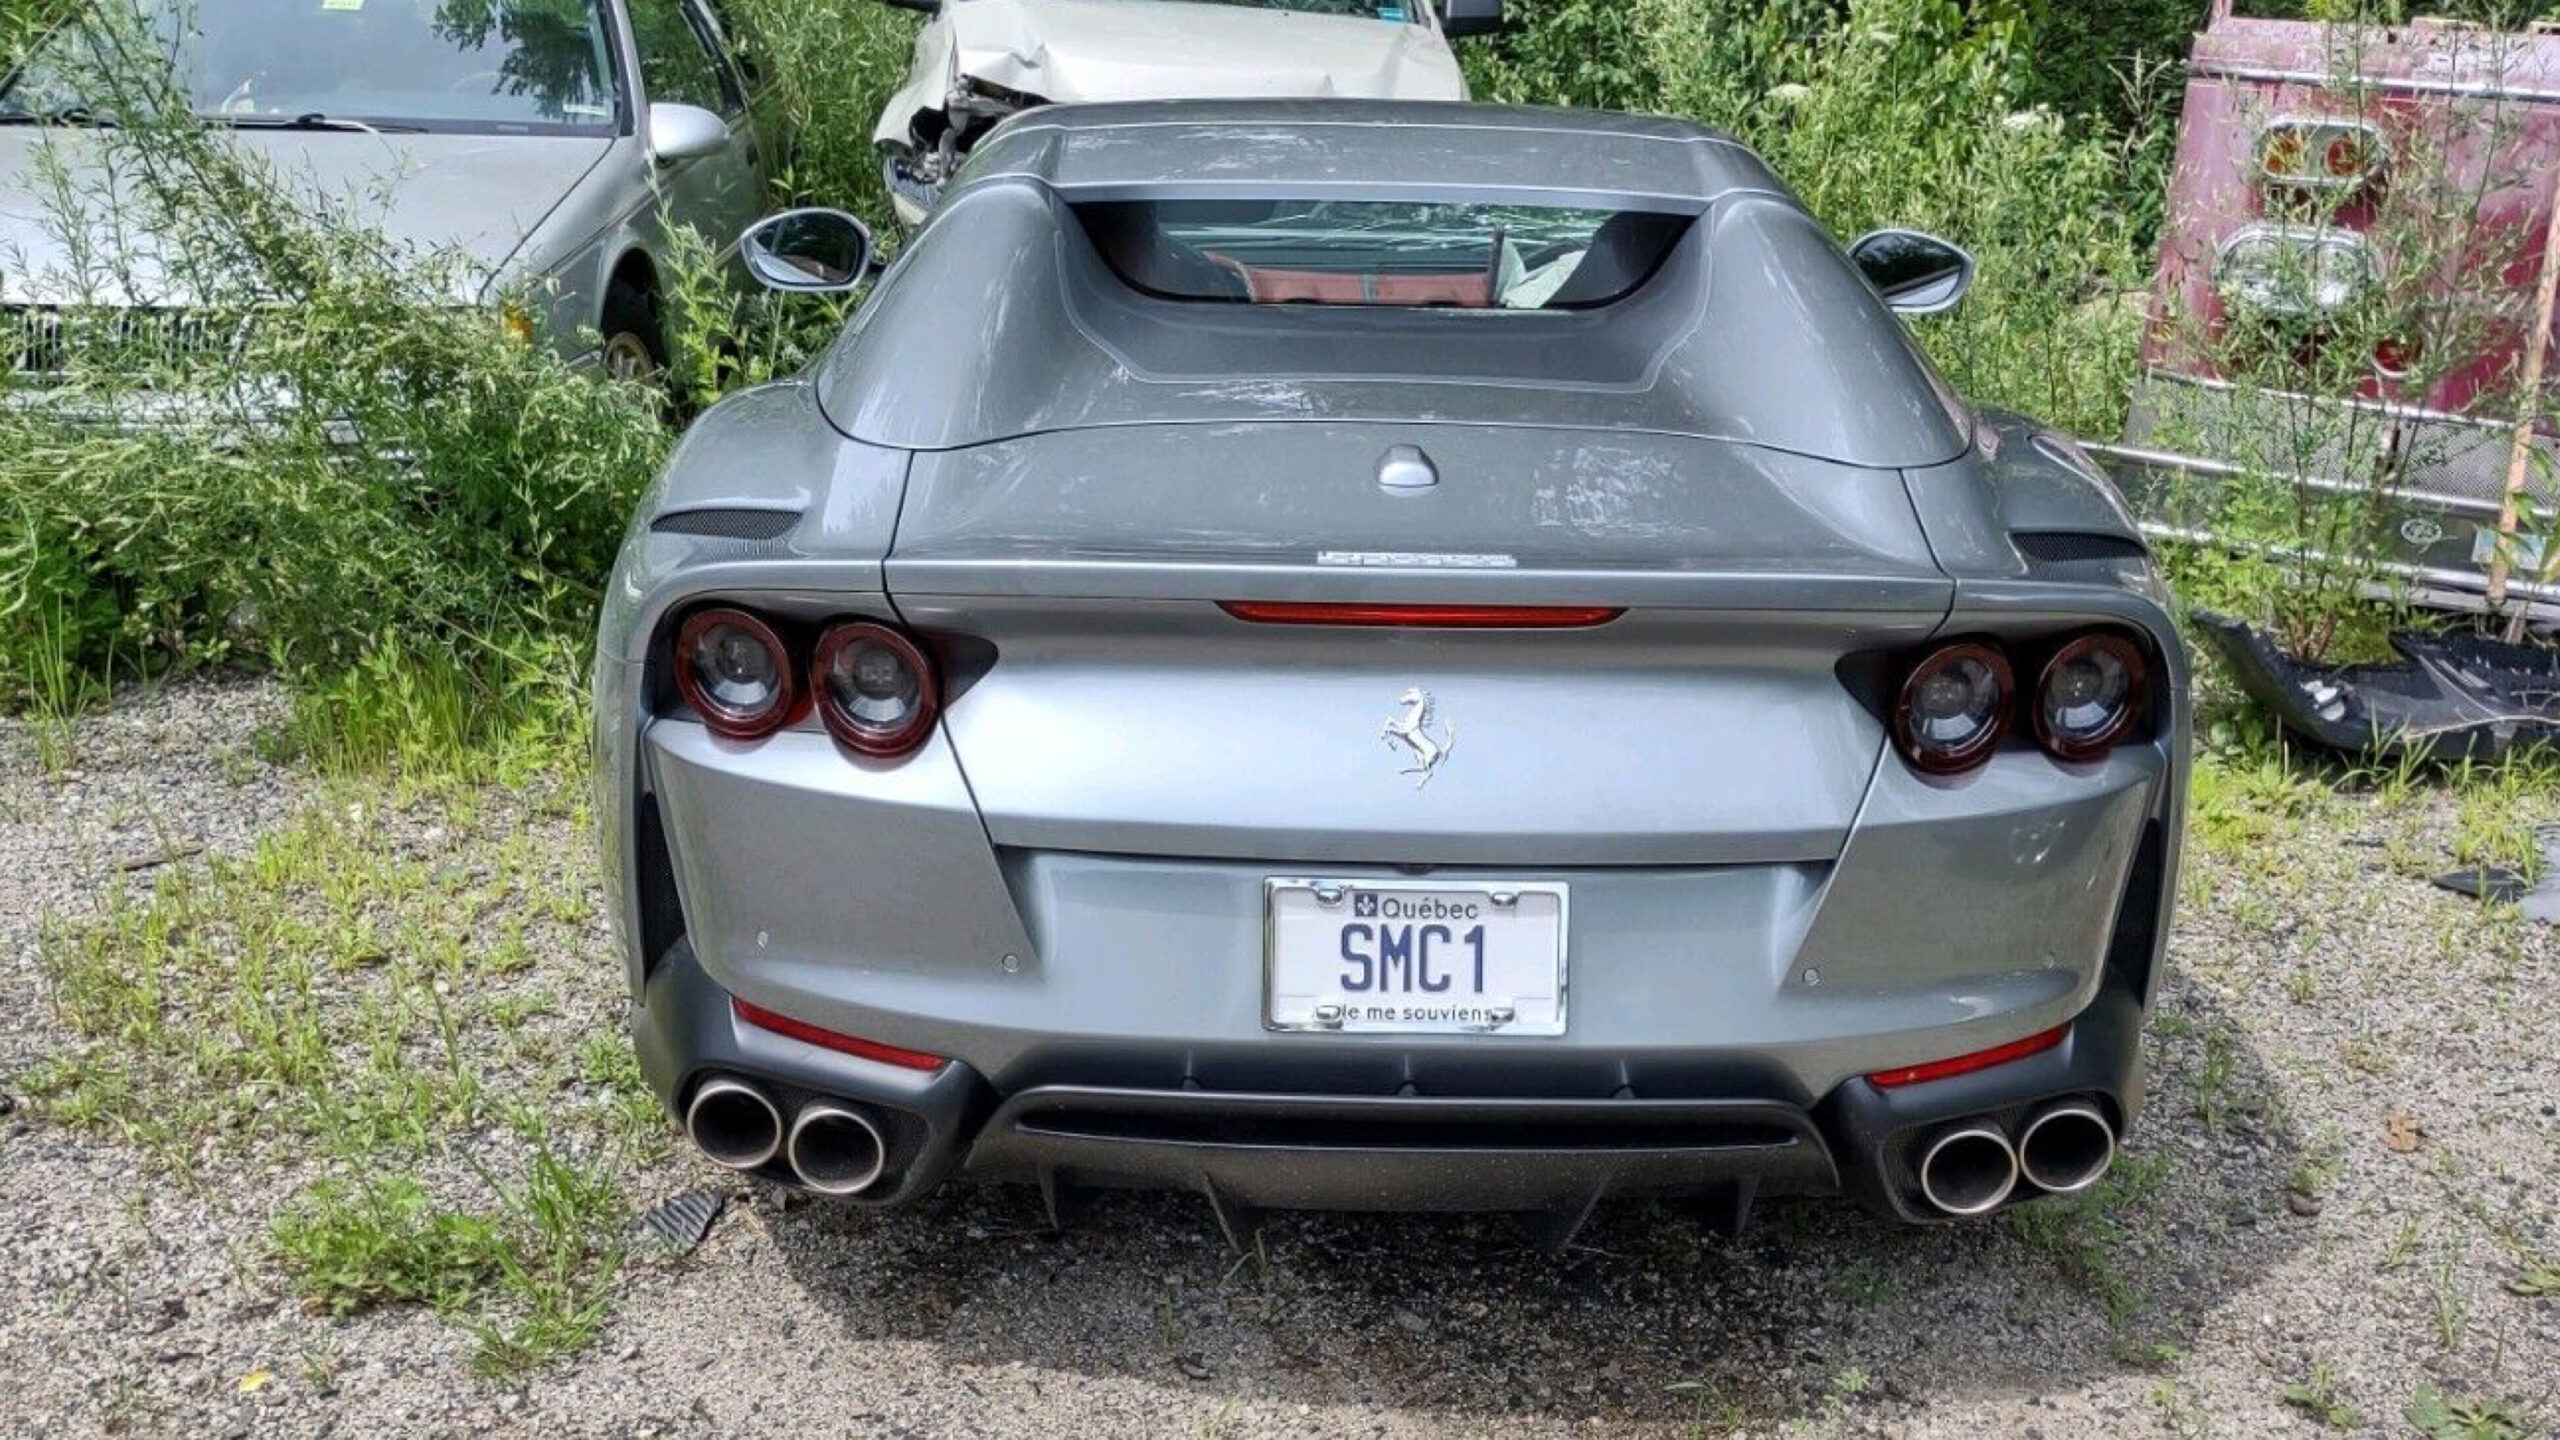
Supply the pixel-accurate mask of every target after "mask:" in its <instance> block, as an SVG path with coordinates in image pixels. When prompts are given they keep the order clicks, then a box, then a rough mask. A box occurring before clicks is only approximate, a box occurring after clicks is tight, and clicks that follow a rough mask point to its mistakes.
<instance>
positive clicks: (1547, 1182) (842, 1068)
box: [633, 944, 2143, 1238]
mask: <svg viewBox="0 0 2560 1440" xmlns="http://www.w3.org/2000/svg"><path fill="white" fill-rule="evenodd" d="M2141 1025H2142V1006H2141V1003H2140V1001H2139V1000H2138V999H2136V998H2135V996H2134V995H2133V994H2132V992H2131V991H2130V990H2129V989H2127V988H2126V987H2125V986H2124V985H2123V984H2121V983H2119V982H2118V980H2117V978H2116V977H2115V976H2113V975H2112V974H2110V980H2109V983H2108V984H2107V985H2106V986H2105V987H2103V988H2102V989H2101V991H2100V993H2099V997H2098V999H2097V1001H2096V1002H2095V1003H2093V1004H2092V1005H2091V1006H2090V1007H2089V1008H2088V1009H2087V1010H2086V1011H2084V1012H2083V1013H2082V1014H2081V1015H2080V1017H2079V1018H2078V1019H2077V1020H2076V1021H2075V1022H2073V1025H2072V1027H2071V1031H2070V1033H2069V1034H2068V1035H2067V1036H2066V1037H2065V1039H2064V1040H2063V1042H2062V1043H2061V1044H2060V1045H2058V1046H2056V1047H2055V1048H2053V1049H2051V1050H2047V1051H2044V1052H2042V1053H2039V1054H2036V1055H2032V1056H2029V1057H2027V1058H2025V1059H2022V1060H2016V1061H2011V1062H2009V1063H2007V1064H2003V1065H1999V1066H1996V1067H1994V1068H1991V1069H1987V1070H1982V1071H1978V1072H1975V1073H1973V1074H1969V1075H1960V1076H1954V1077H1951V1078H1948V1079H1943V1080H1933V1081H1929V1082H1927V1083H1925V1084H1919V1085H1913V1086H1909V1087H1905V1088H1899V1089H1891V1090H1888V1089H1881V1088H1878V1087H1877V1086H1875V1085H1873V1084H1870V1083H1869V1082H1867V1081H1866V1080H1864V1079H1853V1080H1850V1081H1847V1082H1845V1083H1843V1084H1842V1085H1840V1086H1839V1087H1838V1088H1837V1089H1835V1090H1834V1091H1832V1093H1831V1094H1830V1095H1829V1096H1827V1097H1825V1099H1824V1100H1823V1101H1822V1102H1821V1103H1820V1104H1818V1105H1816V1106H1815V1107H1813V1108H1812V1109H1811V1110H1807V1109H1806V1108H1804V1107H1802V1106H1799V1105H1795V1104H1791V1103H1788V1102H1786V1101H1783V1100H1775V1099H1768V1098H1761V1097H1714V1098H1658V1097H1627V1096H1622V1097H1617V1098H1610V1099H1522V1098H1511V1097H1505V1098H1477V1097H1459V1096H1439V1095H1410V1094H1407V1095H1328V1094H1304V1093H1288V1094H1276V1093H1257V1092H1246V1091H1231V1090H1206V1089H1193V1088H1186V1089H1178V1090H1176V1089H1131V1088H1120V1087H1112V1086H1090V1085H1044V1086H1038V1087H1035V1088H1031V1089H1026V1090H1023V1091H1020V1092H1017V1093H1015V1094H1013V1095H1011V1096H1003V1097H999V1096H998V1095H997V1094H996V1093H995V1091H994V1090H993V1088H992V1087H991V1086H989V1085H988V1084H987V1083H986V1082H985V1081H984V1080H982V1079H981V1078H980V1077H979V1076H978V1075H977V1073H976V1072H975V1071H973V1070H971V1069H970V1068H969V1067H968V1066H967V1065H965V1064H962V1063H960V1062H958V1061H953V1062H951V1063H949V1064H946V1065H944V1066H943V1067H942V1068H941V1069H940V1070H938V1071H934V1072H932V1073H930V1074H927V1073H923V1072H918V1071H913V1070H904V1069H900V1068H897V1067H894V1066H889V1065H883V1064H879V1063H876V1062H873V1061H868V1060H861V1059H856V1058H854V1057H851V1056H845V1055H838V1054H836V1053H834V1052H832V1051H827V1050H822V1049H819V1048H817V1047H815V1046H812V1045H808V1044H805V1043H803V1042H800V1041H797V1040H792V1039H788V1038H786V1037H784V1036H780V1035H776V1034H772V1033H770V1032H767V1031H763V1030H760V1029H757V1028H755V1027H753V1026H749V1025H745V1024H743V1023H741V1022H739V1021H737V1020H736V1019H735V1018H733V1016H732V1014H731V1007H730V1001H729V996H728V995H727V993H726V992H724V991H723V990H721V989H720V988H719V987H718V986H717V985H716V984H714V983H713V982H712V981H711V979H710V978H709V977H708V976H706V975H705V974H704V973H703V971H702V968H701V966H700V965H699V964H698V963H697V962H696V961H695V959H694V957H693V954H692V952H691V950H690V949H689V948H687V947H685V946H683V945H681V944H679V945H677V946H676V947H674V948H673V949H672V950H670V951H669V952H668V954H667V956H666V958H665V959H664V960H663V961H662V962H661V963H660V964H659V965H658V966H657V967H656V968H655V969H654V970H653V971H652V972H651V975H650V978H649V983H648V991H647V995H646V1000H645V1003H644V1004H642V1005H640V1006H638V1007H635V1009H634V1013H633V1028H634V1032H635V1035H636V1036H637V1039H638V1043H639V1049H640V1058H641V1065H642V1068H643V1070H644V1071H646V1073H647V1074H648V1076H649V1078H650V1082H651V1084H652V1085H653V1086H654V1087H655V1088H656V1089H657V1091H658V1094H659V1097H660V1098H661V1099H663V1100H664V1101H665V1102H666V1103H667V1106H668V1108H669V1110H670V1111H671V1112H674V1113H677V1114H681V1113H682V1107H683V1103H684V1101H685V1100H686V1099H687V1098H688V1097H689V1095H690V1093H691V1091H692V1089H693V1087H694V1085H695V1084H697V1083H698V1082H699V1081H700V1080H701V1079H702V1077H704V1076H707V1075H710V1074H715V1073H730V1074H738V1075H743V1076H746V1077H748V1078H750V1079H752V1080H755V1081H757V1082H758V1083H760V1084H762V1085H763V1086H765V1087H766V1089H767V1090H768V1091H769V1092H770V1093H772V1094H773V1095H774V1097H775V1099H776V1102H777V1104H779V1105H780V1106H781V1107H782V1109H783V1111H784V1113H785V1115H786V1117H787V1116H788V1115H789V1114H790V1113H791V1112H792V1111H793V1110H795V1109H796V1108H797V1107H798V1106H799V1105H800V1104H803V1103H806V1102H808V1101H810V1100H812V1099H816V1098H820V1097H826V1098H833V1099H838V1100H851V1101H855V1102H858V1103H861V1104H864V1105H868V1106H871V1107H873V1109H874V1110H875V1111H877V1112H880V1113H881V1114H882V1115H883V1116H884V1117H885V1118H886V1119H887V1121H888V1122H889V1128H890V1129H891V1131H892V1142H891V1147H890V1151H891V1153H890V1156H889V1163H888V1178H887V1179H885V1180H884V1181H883V1182H882V1183H881V1184H880V1185H879V1187H878V1188H877V1189H876V1190H873V1191H867V1192H865V1193H863V1194H861V1195H859V1196H856V1197H853V1198H854V1199H855V1200H856V1201H857V1202H858V1203H864V1204H875V1205H894V1204H901V1203H906V1202H909V1201H913V1200H916V1199H919V1198H921V1197H922V1196H923V1195H924V1194H926V1193H927V1192H929V1191H930V1190H932V1189H933V1188H934V1187H935V1186H936V1185H938V1184H940V1183H941V1182H942V1181H943V1180H944V1179H945V1178H947V1177H949V1176H951V1175H953V1174H955V1173H958V1174H964V1175H965V1176H967V1177H968V1178H971V1179H982V1180H995V1181H1016V1182H1023V1183H1029V1184H1035V1185H1038V1186H1039V1187H1040V1190H1041V1193H1042V1195H1043V1197H1044V1199H1045V1200H1046V1201H1047V1203H1048V1205H1049V1207H1050V1209H1051V1213H1052V1214H1053V1215H1054V1214H1056V1213H1057V1212H1058V1210H1059V1208H1060V1204H1061V1198H1062V1197H1063V1196H1065V1195H1067V1194H1069V1193H1071V1192H1073V1191H1075V1190H1079V1189H1087V1188H1095V1187H1106V1186H1138V1187H1164V1188H1173V1189H1187V1190H1194V1191H1198V1192H1200V1193H1202V1194H1205V1195H1207V1196H1208V1197H1209V1199H1210V1200H1211V1201H1212V1202H1213V1203H1214V1204H1215V1205H1216V1206H1217V1208H1218V1213H1219V1217H1220V1219H1221V1221H1222V1222H1224V1223H1225V1224H1226V1225H1227V1227H1228V1229H1229V1232H1230V1234H1233V1235H1238V1236H1239V1238H1241V1231H1242V1230H1243V1229H1246V1228H1249V1225H1250V1220H1249V1217H1251V1216H1252V1215H1254V1214H1255V1213H1257V1212H1259V1211H1261V1210H1265V1209H1288V1210H1417V1211H1456V1210H1511V1211H1528V1212H1538V1213H1540V1214H1544V1215H1549V1216H1553V1217H1557V1225H1558V1233H1559V1235H1562V1234H1569V1233H1570V1232H1571V1228H1572V1226H1574V1225H1578V1224H1579V1223H1580V1220H1581V1219H1582V1217H1584V1216H1587V1215H1588V1214H1589V1213H1590V1210H1591V1208H1592V1207H1593V1206H1594V1205H1596V1204H1598V1203H1599V1202H1600V1201H1602V1200H1604V1199H1618V1198H1635V1197H1647V1196H1690V1195H1694V1196H1699V1197H1702V1198H1705V1199H1706V1200H1708V1201H1709V1202H1710V1203H1711V1204H1715V1205H1719V1206H1721V1207H1723V1209H1724V1212H1725V1213H1726V1214H1728V1215H1730V1216H1731V1218H1732V1222H1733V1223H1734V1224H1736V1225H1738V1224H1739V1223H1740V1219H1741V1217H1742V1215H1743V1214H1744V1213H1746V1212H1747V1210H1748V1208H1749V1205H1750V1203H1751V1201H1752V1199H1753V1198H1754V1197H1755V1196H1764V1195H1783V1194H1841V1193H1845V1194H1847V1195H1850V1196H1852V1197H1854V1198H1855V1199H1857V1200H1858V1201H1859V1202H1860V1203H1861V1204H1863V1205H1865V1206H1866V1207H1868V1208H1869V1209H1871V1210H1873V1211H1875V1212H1877V1213H1878V1214H1880V1215H1884V1216H1888V1217H1891V1218H1894V1219H1899V1220H1904V1221H1914V1222H1918V1221H1929V1220H1936V1219H1942V1218H1944V1217H1942V1216H1939V1215H1937V1214H1935V1213H1934V1212H1933V1211H1931V1210H1930V1209H1929V1207H1927V1206H1926V1205H1925V1204H1924V1203H1923V1202H1922V1201H1921V1200H1920V1198H1919V1193H1918V1192H1919V1187H1918V1184H1917V1181H1916V1179H1915V1178H1914V1177H1913V1176H1912V1175H1911V1173H1910V1171H1909V1156H1910V1154H1911V1152H1912V1151H1913V1149H1914V1148H1915V1147H1916V1146H1917V1145H1918V1144H1920V1143H1922V1142H1923V1141H1925V1140H1926V1139H1927V1138H1928V1137H1929V1136H1930V1135H1931V1134H1932V1133H1933V1132H1935V1131H1937V1130H1939V1129H1940V1128H1942V1127H1945V1126H1947V1125H1951V1124H1953V1123H1955V1122H1957V1121H1962V1120H1973V1119H1983V1118H1988V1119H1991V1120H1994V1121H1996V1122H1998V1123H2000V1124H2001V1125H2003V1126H2004V1128H2008V1129H2010V1130H2012V1131H2013V1132H2014V1130H2015V1128H2016V1126H2017V1124H2018V1122H2019V1121H2020V1120H2021V1119H2022V1118H2023V1117H2024V1116H2025V1115H2026V1114H2027V1113H2028V1112H2029V1111H2031V1110H2033V1109H2035V1108H2036V1107H2038V1106H2041V1105H2043V1104H2045V1103H2048V1102H2050V1101H2053V1100H2057V1099H2061V1098H2065V1097H2089V1098H2094V1099H2096V1100H2098V1101H2099V1102H2100V1103H2101V1104H2102V1105H2103V1106H2104V1108H2105V1109H2106V1112H2107V1114H2108V1118H2109V1120H2110V1122H2111V1123H2113V1124H2114V1126H2115V1127H2116V1129H2117V1130H2118V1132H2119V1133H2121V1132H2122V1131H2123V1130H2124V1129H2125V1128H2126V1126H2127V1125H2128V1124H2129V1123H2130V1122H2131V1121H2132V1119H2133V1117H2134V1114H2135V1113H2136V1112H2137V1111H2138V1110H2139V1108H2140V1105H2141V1097H2142V1083H2143V1082H2142V1061H2141ZM765 1173H766V1175H767V1178H770V1179H773V1180H777V1181H781V1182H783V1183H791V1176H790V1175H789V1173H788V1171H787V1169H785V1168H784V1167H782V1166H780V1165H779V1164H778V1163H777V1164H776V1165H774V1166H769V1167H767V1171H766V1172H765ZM2022 1198H2023V1195H2022Z"/></svg>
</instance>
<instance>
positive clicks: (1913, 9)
mask: <svg viewBox="0 0 2560 1440" xmlns="http://www.w3.org/2000/svg"><path fill="white" fill-rule="evenodd" d="M1633 10H1634V13H1635V14H1636V15H1637V16H1638V18H1639V21H1640V23H1641V24H1643V26H1644V27H1645V30H1646V34H1647V37H1648V44H1649V46H1650V53H1651V55H1652V57H1653V58H1652V62H1651V64H1652V69H1653V71H1654V73H1656V74H1658V75H1660V76H1662V77H1664V79H1663V89H1662V92H1661V95H1662V99H1663V101H1664V103H1665V106H1666V108H1668V109H1671V110H1675V111H1679V112H1681V113H1684V114H1690V115H1696V116H1699V117H1701V118H1704V119H1706V120H1708V121H1710V122H1713V123H1715V124H1718V125H1722V126H1724V127H1726V128H1728V129H1730V130H1732V131H1734V132H1735V133H1736V134H1738V135H1739V136H1741V137H1742V138H1743V139H1744V140H1746V141H1748V142H1750V143H1751V144H1752V145H1753V146H1754V147H1755V148H1757V149H1758V150H1759V151H1760V153H1761V154H1762V155H1763V156H1764V157H1766V158H1767V159H1768V161H1769V163H1770V164H1771V165H1772V166H1773V167H1775V168H1776V170H1777V171H1778V173H1779V175H1781V176H1782V177H1784V178H1785V179H1786V180H1787V181H1788V182H1789V183H1790V184H1792V185H1794V186H1795V187H1796V189H1797V192H1798V193H1799V194H1800V195H1801V196H1802V197H1803V199H1804V201H1805V203H1806V205H1808V206H1809V207H1810V208H1811V209H1812V210H1813V212H1814V213H1815V214H1816V215H1818V216H1820V217H1821V218H1822V220H1823V221H1824V223H1826V224H1827V225H1829V226H1830V227H1831V228H1832V230H1833V231H1834V232H1835V233H1837V234H1839V235H1841V236H1843V237H1847V236H1851V235H1855V234H1857V233H1859V232H1861V231H1864V230H1868V229H1871V228H1874V227H1877V226H1882V225H1906V226H1912V227H1916V228H1919V229H1924V230H1932V231H1935V232H1937V233H1939V234H1942V235H1945V236H1947V237H1948V238H1949V239H1952V240H1955V241H1957V242H1958V243H1960V244H1962V245H1964V246H1966V247H1967V248H1968V249H1970V250H1972V251H1973V252H1974V255H1975V257H1976V258H1977V259H1978V260H1979V261H1980V262H1981V270H1980V273H1979V275H1978V277H1977V279H1976V283H1975V288H1974V292H1973V296H1972V298H1970V299H1969V300H1967V301H1966V302H1965V304H1964V306H1963V307H1962V308H1961V309H1959V310H1957V311H1956V312H1954V313H1953V314H1951V315H1949V316H1946V317H1944V318H1943V319H1939V320H1934V321H1929V322H1924V323H1923V324H1922V325H1921V326H1920V327H1919V330H1920V334H1921V338H1922V340H1923V342H1924V343H1925V344H1926V345H1927V346H1928V347H1929V349H1930V351H1931V352H1932V353H1933V354H1934V355H1935V356H1936V358H1937V359H1938V360H1939V361H1940V362H1941V363H1942V364H1943V365H1944V366H1945V367H1946V368H1947V370H1948V373H1949V377H1950V378H1951V379H1952V380H1953V381H1954V382H1955V383H1956V384H1957V386H1958V387H1960V388H1962V389H1964V390H1965V391H1966V392H1967V393H1969V394H1971V395H1973V396H1974V397H1975V398H1977V399H1980V400H1982V401H1985V402H1987V403H1992V404H2000V405H2012V406H2017V407H2019V408H2022V409H2026V410H2029V411H2032V412H2034V413H2036V414H2037V415H2039V416H2041V417H2043V418H2045V419H2048V420H2050V421H2052V422H2053V423H2055V424H2057V425H2060V426H2063V427H2064V428H2066V429H2074V430H2077V431H2078V432H2079V433H2082V434H2091V435H2113V434H2116V433H2118V427H2119V426H2120V425H2121V424H2122V421H2123V416H2124V406H2125V399H2126V389H2127V385H2128V383H2129V381H2130V378H2131V375H2132V370H2133V357H2134V350H2135V346H2136V344H2137V343H2138V341H2139V338H2140V331H2141V304H2142V301H2141V296H2142V292H2143V290H2144V288H2145V286H2146V285H2147V282H2148V278H2149V269H2150V266H2149V257H2148V255H2147V254H2146V253H2145V252H2144V249H2143V246H2142V243H2141V236H2140V234H2139V227H2138V226H2137V224H2136V222H2135V220H2134V218H2133V214H2132V211H2131V210H2130V208H2129V207H2128V206H2127V205H2126V204H2125V203H2123V200H2122V198H2121V195H2120V187H2121V186H2122V185H2123V183H2124V177H2125V175H2126V173H2127V169H2128V167H2129V166H2130V165H2131V164H2133V158H2132V157H2131V155H2129V153H2128V145H2129V143H2131V142H2127V141H2124V140H2122V139H2119V138H2118V137H2116V136H2115V135H2113V134H2112V133H2111V132H2107V131H2105V130H2103V129H2101V128H2098V127H2093V126H2088V125H2084V124H2082V123H2079V122H2076V121H2075V120H2073V119H2072V118H2071V117H2068V116H2063V115H2058V114H2055V113H2053V112H2051V111H2047V110H2041V109H2034V108H2027V107H2026V106H2025V104H2024V98H2023V97H2024V87H2023V85H2022V84H2021V80H2020V77H2021V76H2022V75H2023V74H2024V73H2026V71H2027V69H2028V68H2029V67H2028V66H2027V64H2026V62H2025V60H2024V58H2023V57H2022V55H2021V53H2020V47H2021V46H2022V45H2023V44H2024V43H2025V42H2026V40H2027V38H2028V34H2029V32H2028V29H2027V27H2026V25H2025V23H2024V20H2023V17H2022V16H2021V15H2020V14H2019V13H2018V12H2016V11H2014V10H2011V9H2009V8H2007V7H2004V6H2000V5H1993V4H1976V5H1974V6H1971V7H1963V6H1958V5H1956V4H1953V3H1950V0H1855V3H1852V4H1851V5H1850V6H1849V8H1848V12H1847V15H1846V17H1845V18H1844V19H1843V20H1841V21H1840V22H1839V23H1837V24H1836V25H1832V26H1830V27H1829V28H1827V29H1823V30H1821V31H1819V32H1818V33H1816V34H1815V35H1813V37H1812V38H1811V39H1810V41H1808V39H1807V37H1806V29H1805V20H1804V16H1803V14H1802V13H1801V12H1798V11H1794V10H1791V9H1790V8H1789V7H1786V6H1778V7H1761V6H1755V5H1750V4H1747V3H1744V0H1633Z"/></svg>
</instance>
